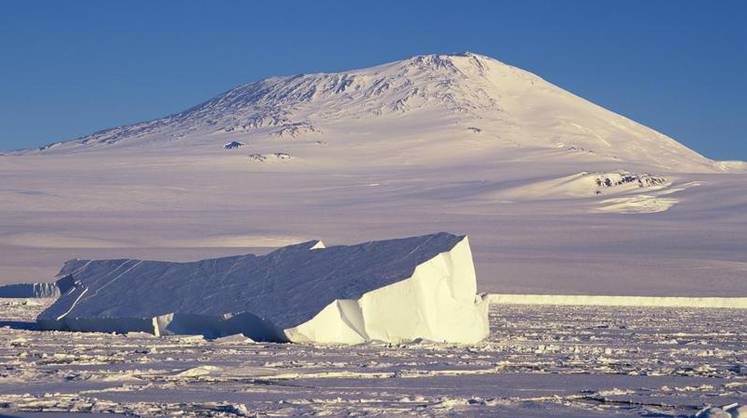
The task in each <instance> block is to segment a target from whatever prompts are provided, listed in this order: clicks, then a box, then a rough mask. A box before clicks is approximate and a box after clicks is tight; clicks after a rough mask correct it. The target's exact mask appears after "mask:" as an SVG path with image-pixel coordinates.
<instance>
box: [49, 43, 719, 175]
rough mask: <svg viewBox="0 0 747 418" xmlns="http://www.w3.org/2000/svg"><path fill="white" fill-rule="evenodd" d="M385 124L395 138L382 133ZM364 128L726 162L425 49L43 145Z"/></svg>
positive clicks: (564, 95) (301, 136)
mask: <svg viewBox="0 0 747 418" xmlns="http://www.w3.org/2000/svg"><path fill="white" fill-rule="evenodd" d="M392 126H396V127H397V131H396V133H397V134H398V135H392V134H391V127H392ZM361 131H365V136H366V137H369V138H370V137H375V136H376V135H377V134H381V135H382V136H384V135H385V136H386V137H388V138H389V140H390V142H391V143H390V144H389V145H390V146H391V148H392V151H396V150H398V149H409V148H410V146H409V145H410V144H408V140H407V138H402V136H410V137H416V136H426V134H427V135H429V136H431V137H434V136H446V137H448V140H449V141H450V142H451V143H450V144H448V143H447V144H443V143H442V142H440V141H437V140H434V142H436V143H437V144H428V143H427V142H426V143H420V142H419V143H418V146H417V152H416V153H414V156H415V157H419V158H422V159H424V160H428V159H429V158H430V157H434V155H433V154H434V153H435V154H436V155H435V157H438V156H439V155H443V149H441V146H443V145H447V146H449V145H450V146H451V147H452V148H453V149H452V150H451V151H450V152H449V154H451V155H452V156H455V155H459V154H463V153H465V152H468V151H469V150H468V149H465V148H468V147H465V145H464V139H465V137H466V138H470V139H473V140H475V139H478V140H479V141H480V142H481V144H480V145H479V146H477V148H480V149H481V150H482V152H484V150H485V148H488V149H492V150H497V151H500V150H508V151H511V152H515V151H516V150H519V151H521V150H525V151H536V150H553V151H557V152H559V153H582V154H586V155H585V158H587V159H597V160H605V161H622V162H625V161H631V162H636V163H639V164H640V163H648V164H650V165H651V166H653V167H658V168H661V169H665V170H669V171H704V170H705V171H713V170H721V169H724V167H726V166H724V165H723V164H721V165H718V164H714V162H712V161H710V160H708V159H706V158H704V157H703V156H701V155H699V154H697V153H696V152H694V151H692V150H690V149H688V148H686V147H684V146H683V145H681V144H679V143H677V142H676V141H674V140H673V139H671V138H669V137H667V136H665V135H663V134H660V133H658V132H656V131H654V130H652V129H649V128H647V127H645V126H642V125H640V124H638V123H636V122H633V121H631V120H629V119H627V118H625V117H622V116H620V115H617V114H615V113H613V112H610V111H608V110H606V109H604V108H602V107H599V106H597V105H594V104H592V103H590V102H588V101H586V100H584V99H582V98H580V97H577V96H575V95H573V94H571V93H569V92H567V91H565V90H562V89H561V88H559V87H556V86H554V85H552V84H550V83H548V82H547V81H545V80H543V79H541V78H540V77H538V76H536V75H534V74H531V73H529V72H526V71H523V70H521V69H518V68H516V67H512V66H510V65H506V64H503V63H501V62H499V61H497V60H495V59H492V58H489V57H486V56H482V55H477V54H473V53H464V54H459V55H423V56H416V57H412V58H409V59H406V60H402V61H397V62H393V63H390V64H384V65H380V66H376V67H372V68H366V69H361V70H353V71H348V72H342V73H320V74H309V75H297V76H292V77H276V78H269V79H265V80H260V81H257V82H253V83H249V84H246V85H242V86H239V87H236V88H234V89H232V90H229V91H228V92H226V93H224V94H221V95H219V96H217V97H215V98H213V99H211V100H209V101H207V102H205V103H203V104H200V105H197V106H195V107H193V108H190V109H188V110H186V111H183V112H180V113H177V114H174V115H170V116H167V117H164V118H160V119H156V120H153V121H149V122H143V123H137V124H134V125H128V126H123V127H118V128H113V129H108V130H104V131H100V132H96V133H94V134H92V135H89V136H86V137H83V138H80V139H77V140H73V141H68V142H61V143H60V142H58V143H55V144H51V145H47V146H45V147H42V148H41V150H42V151H44V152H50V151H57V152H60V151H79V150H91V149H116V148H120V147H132V146H142V145H147V144H152V145H163V144H166V143H169V144H172V145H175V146H180V147H187V146H189V147H195V146H208V147H214V148H215V149H218V146H219V145H222V144H224V143H226V142H228V141H229V140H230V141H237V140H241V142H244V143H252V142H255V143H256V142H262V141H263V140H264V141H265V142H266V141H273V140H274V141H275V142H279V141H282V140H284V139H295V140H307V141H308V140H313V141H316V142H320V143H325V144H330V145H335V146H341V147H344V146H346V145H348V144H349V143H351V142H354V141H356V142H360V141H365V140H366V139H365V138H360V136H362V135H361ZM434 133H435V135H434ZM403 134H404V135H403ZM375 140H376V141H377V142H382V141H386V139H385V138H375ZM430 145H434V146H433V148H437V149H434V150H431V148H432V147H431V146H430ZM368 157H369V158H368V160H369V162H376V161H377V158H376V156H375V155H373V156H368ZM416 159H418V158H416ZM336 161H337V163H342V162H344V161H345V159H344V158H343V159H342V160H341V159H336ZM356 164H358V162H356Z"/></svg>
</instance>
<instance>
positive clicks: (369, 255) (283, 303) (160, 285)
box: [37, 233, 488, 344]
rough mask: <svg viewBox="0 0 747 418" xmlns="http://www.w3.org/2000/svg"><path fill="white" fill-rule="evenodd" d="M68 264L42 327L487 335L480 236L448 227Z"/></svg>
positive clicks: (316, 339)
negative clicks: (239, 251) (210, 253)
mask: <svg viewBox="0 0 747 418" xmlns="http://www.w3.org/2000/svg"><path fill="white" fill-rule="evenodd" d="M61 275H63V276H64V278H65V279H66V280H68V281H71V282H73V283H74V284H73V286H72V287H71V288H70V289H69V290H68V291H66V292H65V293H64V294H63V295H62V296H61V297H60V298H59V299H58V300H57V301H56V302H55V303H54V304H52V305H51V306H50V307H49V308H48V309H46V310H45V311H44V312H42V313H41V314H40V315H39V316H38V318H37V322H38V324H39V326H40V327H42V328H43V329H58V330H76V331H101V332H132V331H145V332H150V333H153V334H155V335H165V334H202V335H205V336H207V337H210V338H217V337H222V336H226V335H232V334H238V333H241V334H244V335H246V336H247V337H249V338H251V339H253V340H255V341H291V342H313V343H350V344H353V343H360V342H365V341H369V340H381V341H387V342H405V341H411V340H414V339H418V338H422V339H427V340H433V341H443V342H454V343H475V342H477V341H480V340H482V339H483V338H485V337H486V336H487V335H488V316H487V308H488V303H487V302H486V301H483V300H482V297H481V296H478V295H476V291H477V284H476V277H475V269H474V265H473V262H472V254H471V250H470V247H469V241H468V239H467V237H466V236H456V235H452V234H448V233H437V234H432V235H425V236H419V237H410V238H402V239H394V240H386V241H373V242H367V243H363V244H358V245H351V246H335V247H329V248H325V247H324V245H323V244H322V243H321V242H320V241H309V242H306V243H302V244H296V245H291V246H287V247H283V248H280V249H278V250H275V251H273V252H271V253H269V254H267V255H264V256H256V255H243V256H235V257H224V258H217V259H209V260H202V261H197V262H189V263H175V262H163V261H144V260H135V259H121V260H97V261H88V260H72V261H69V262H67V263H66V264H65V266H64V267H63V269H62V271H61Z"/></svg>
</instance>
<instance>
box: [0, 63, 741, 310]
mask: <svg viewBox="0 0 747 418" xmlns="http://www.w3.org/2000/svg"><path fill="white" fill-rule="evenodd" d="M232 141H236V142H241V143H242V144H244V145H243V146H241V147H237V148H234V149H225V148H224V145H225V144H227V143H231V142H232ZM278 155H282V156H283V157H282V158H280V157H272V156H278ZM257 156H261V157H257ZM286 156H287V158H286ZM745 167H746V166H745V164H743V163H740V162H720V161H712V160H709V159H707V158H705V157H703V156H701V155H699V154H697V153H696V152H694V151H692V150H689V149H687V148H686V147H684V146H682V145H681V144H679V143H677V142H676V141H675V140H673V139H671V138H668V137H666V136H665V135H663V134H661V133H658V132H656V131H654V130H651V129H649V128H647V127H644V126H642V125H640V124H638V123H636V122H634V121H631V120H629V119H627V118H625V117H623V116H620V115H617V114H615V113H613V112H610V111H608V110H606V109H604V108H602V107H599V106H597V105H595V104H592V103H590V102H588V101H586V100H584V99H582V98H579V97H577V96H574V95H573V94H571V93H569V92H566V91H564V90H562V89H561V88H559V87H557V86H554V85H552V84H551V83H548V82H547V81H545V80H543V79H541V78H540V77H538V76H536V75H534V74H531V73H528V72H526V71H523V70H520V69H518V68H515V67H512V66H509V65H505V64H503V63H500V62H499V61H496V60H493V59H491V58H488V57H484V56H480V55H476V54H469V53H467V54H460V55H426V56H419V57H413V58H410V59H406V60H403V61H398V62H394V63H390V64H385V65H381V66H377V67H372V68H367V69H362V70H354V71H348V72H344V73H334V74H309V75H300V76H293V77H277V78H271V79H267V80H262V81H259V82H256V83H250V84H247V85H244V86H239V87H237V88H236V89H233V90H231V91H229V92H226V93H225V94H222V95H219V96H217V97H216V98H214V99H212V100H210V101H208V102H206V103H204V104H202V105H198V106H196V107H193V108H191V109H188V110H186V111H184V112H181V113H178V114H175V115H171V116H168V117H165V118H162V119H157V120H154V121H150V122H145V123H142V124H136V125H132V126H127V127H120V128H115V129H112V130H107V131H102V132H98V133H95V134H93V135H91V136H87V137H84V138H80V139H78V140H73V141H68V142H61V143H56V144H53V145H51V146H48V147H44V148H43V149H39V150H25V151H19V152H12V153H7V154H6V155H2V156H0V179H1V180H2V181H0V219H1V220H2V222H0V281H2V282H5V283H11V282H42V281H48V280H49V279H50V278H51V277H53V276H54V274H55V273H56V272H57V269H58V268H59V265H61V264H62V262H63V261H65V260H67V259H70V258H84V259H100V258H122V257H127V258H148V259H163V260H182V261H186V260H198V259H204V258H208V257H218V256H229V255H238V254H245V253H256V252H259V253H261V252H267V251H269V250H270V249H271V248H273V247H278V246H282V245H288V244H292V243H296V242H302V241H306V240H309V239H314V238H317V237H324V239H325V242H327V243H328V244H330V245H336V244H349V243H353V242H361V241H367V240H375V239H384V238H388V237H393V236H414V235H421V234H425V233H430V232H432V231H435V230H446V231H455V232H458V233H463V234H468V235H469V236H470V237H471V243H472V247H473V250H474V256H475V262H476V266H477V276H478V286H479V290H480V291H486V292H497V293H522V294H581V295H585V294H590V295H657V296H745V295H747V281H746V280H745V277H746V276H747V240H745V239H744V237H745V236H747V190H745V187H746V186H745V185H746V184H747V174H745ZM627 176H631V177H632V178H633V179H634V180H632V181H624V182H621V184H617V183H618V182H619V181H620V180H621V179H623V178H625V177H627ZM607 179H610V185H609V186H608V185H607V182H606V180H607ZM597 180H601V183H598V182H597ZM639 180H640V182H639ZM654 180H655V181H654ZM659 180H661V181H659Z"/></svg>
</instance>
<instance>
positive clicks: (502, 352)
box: [0, 299, 747, 417]
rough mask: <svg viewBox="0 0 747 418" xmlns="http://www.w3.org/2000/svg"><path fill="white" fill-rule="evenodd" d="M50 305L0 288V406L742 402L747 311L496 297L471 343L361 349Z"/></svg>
mask: <svg viewBox="0 0 747 418" xmlns="http://www.w3.org/2000/svg"><path fill="white" fill-rule="evenodd" d="M48 303H49V301H47V300H39V299H36V300H34V299H28V300H22V299H0V415H11V416H44V417H51V416H71V415H69V413H76V412H79V413H96V414H98V413H120V414H130V415H138V416H164V415H168V416H175V415H180V416H242V415H248V416H254V415H262V416H293V415H299V414H309V415H334V416H340V415H348V414H351V415H374V416H377V415H382V416H393V415H394V416H398V415H419V416H505V417H626V416H646V417H688V416H694V415H695V414H696V413H697V412H698V411H699V410H700V409H702V408H703V407H704V406H706V405H715V406H722V405H728V404H732V403H735V402H736V403H740V404H744V403H747V323H746V322H745V321H744V311H741V310H727V309H680V308H633V307H624V308H619V307H617V308H615V307H577V306H519V305H494V306H493V307H492V310H491V335H490V337H489V339H488V340H486V341H484V342H483V343H480V344H478V345H476V346H458V345H440V344H430V343H428V342H420V343H412V344H406V345H391V344H376V343H373V344H365V345H357V346H352V347H351V346H336V345H328V346H312V345H297V344H275V343H261V344H259V343H253V342H250V341H246V340H245V339H244V338H241V337H228V338H224V339H220V340H214V341H208V340H205V339H203V338H202V337H197V336H194V337H192V336H171V337H161V338H157V337H153V336H150V335H148V334H130V335H110V334H101V333H69V332H56V331H51V332H50V331H44V332H42V331H35V330H33V319H34V318H35V316H36V315H37V314H38V312H40V311H41V310H42V309H44V308H45V307H46V306H47V304H48ZM40 412H45V414H39V413H40ZM52 412H54V413H61V414H65V415H56V414H46V413H52ZM86 416H91V415H86Z"/></svg>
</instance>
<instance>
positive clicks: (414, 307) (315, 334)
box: [285, 237, 489, 344]
mask: <svg viewBox="0 0 747 418" xmlns="http://www.w3.org/2000/svg"><path fill="white" fill-rule="evenodd" d="M476 290H477V282H476V277H475V269H474V264H473V262H472V252H471V250H470V247H469V240H468V238H467V237H464V238H463V239H462V240H461V241H460V242H459V243H457V244H456V245H455V246H454V247H453V248H452V249H451V250H450V251H448V252H443V253H440V254H439V255H437V256H436V257H434V258H432V259H430V260H428V261H426V262H425V263H422V264H420V265H418V266H417V267H416V268H415V271H414V272H413V274H412V276H411V277H409V278H407V279H405V280H402V281H400V282H397V283H394V284H391V285H388V286H384V287H382V288H379V289H376V290H373V291H370V292H368V293H365V294H364V295H363V296H362V297H361V298H360V299H358V300H336V301H334V302H332V303H331V304H329V305H328V306H327V307H325V308H324V309H323V310H322V311H321V312H320V313H319V314H317V315H316V316H315V317H314V318H312V319H311V320H309V321H307V322H305V323H303V324H301V325H299V326H296V327H293V328H290V329H287V330H285V334H286V336H287V337H288V339H289V340H290V341H294V342H321V343H349V344H355V343H360V342H363V341H367V340H381V341H388V342H406V341H412V340H414V339H417V338H423V339H427V340H433V341H443V342H452V343H465V344H470V343H475V342H478V341H480V340H482V339H484V338H485V337H487V335H488V333H489V328H488V304H487V302H485V301H483V299H482V297H481V296H479V295H476Z"/></svg>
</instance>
